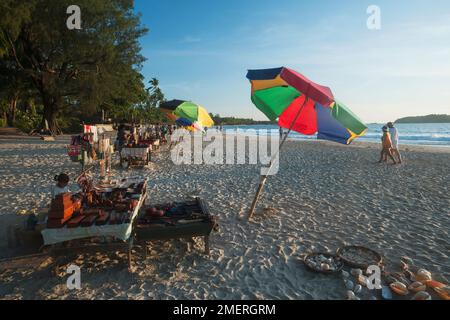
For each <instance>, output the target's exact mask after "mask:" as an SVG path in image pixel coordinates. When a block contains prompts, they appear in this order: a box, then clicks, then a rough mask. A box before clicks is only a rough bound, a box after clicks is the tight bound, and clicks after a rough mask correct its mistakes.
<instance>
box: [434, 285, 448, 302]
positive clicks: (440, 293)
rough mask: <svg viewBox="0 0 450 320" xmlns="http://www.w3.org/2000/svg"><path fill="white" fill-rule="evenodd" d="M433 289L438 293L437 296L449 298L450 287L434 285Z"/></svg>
mask: <svg viewBox="0 0 450 320" xmlns="http://www.w3.org/2000/svg"><path fill="white" fill-rule="evenodd" d="M434 291H435V292H436V293H437V294H438V296H439V298H441V299H443V300H450V287H441V288H439V287H436V288H434Z"/></svg>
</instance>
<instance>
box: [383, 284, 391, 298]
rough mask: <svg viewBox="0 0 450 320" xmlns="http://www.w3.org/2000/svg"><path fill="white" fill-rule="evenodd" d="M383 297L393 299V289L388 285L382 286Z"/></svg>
mask: <svg viewBox="0 0 450 320" xmlns="http://www.w3.org/2000/svg"><path fill="white" fill-rule="evenodd" d="M381 297H382V298H383V299H384V300H392V291H391V289H389V287H388V286H381Z"/></svg>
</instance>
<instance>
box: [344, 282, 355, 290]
mask: <svg viewBox="0 0 450 320" xmlns="http://www.w3.org/2000/svg"><path fill="white" fill-rule="evenodd" d="M345 287H346V288H347V289H348V290H352V289H353V282H351V281H350V280H345Z"/></svg>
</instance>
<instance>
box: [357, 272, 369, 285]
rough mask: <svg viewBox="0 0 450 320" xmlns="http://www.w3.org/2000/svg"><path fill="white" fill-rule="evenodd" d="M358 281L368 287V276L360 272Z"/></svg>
mask: <svg viewBox="0 0 450 320" xmlns="http://www.w3.org/2000/svg"><path fill="white" fill-rule="evenodd" d="M358 283H359V284H360V285H362V286H364V287H367V277H365V276H363V275H362V274H360V275H359V276H358Z"/></svg>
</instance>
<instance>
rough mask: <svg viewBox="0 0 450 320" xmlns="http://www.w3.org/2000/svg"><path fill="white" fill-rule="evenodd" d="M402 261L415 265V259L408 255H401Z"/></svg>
mask: <svg viewBox="0 0 450 320" xmlns="http://www.w3.org/2000/svg"><path fill="white" fill-rule="evenodd" d="M400 262H402V263H404V264H406V265H409V266H412V265H414V261H413V260H412V259H411V258H410V257H406V256H403V257H401V258H400Z"/></svg>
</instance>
